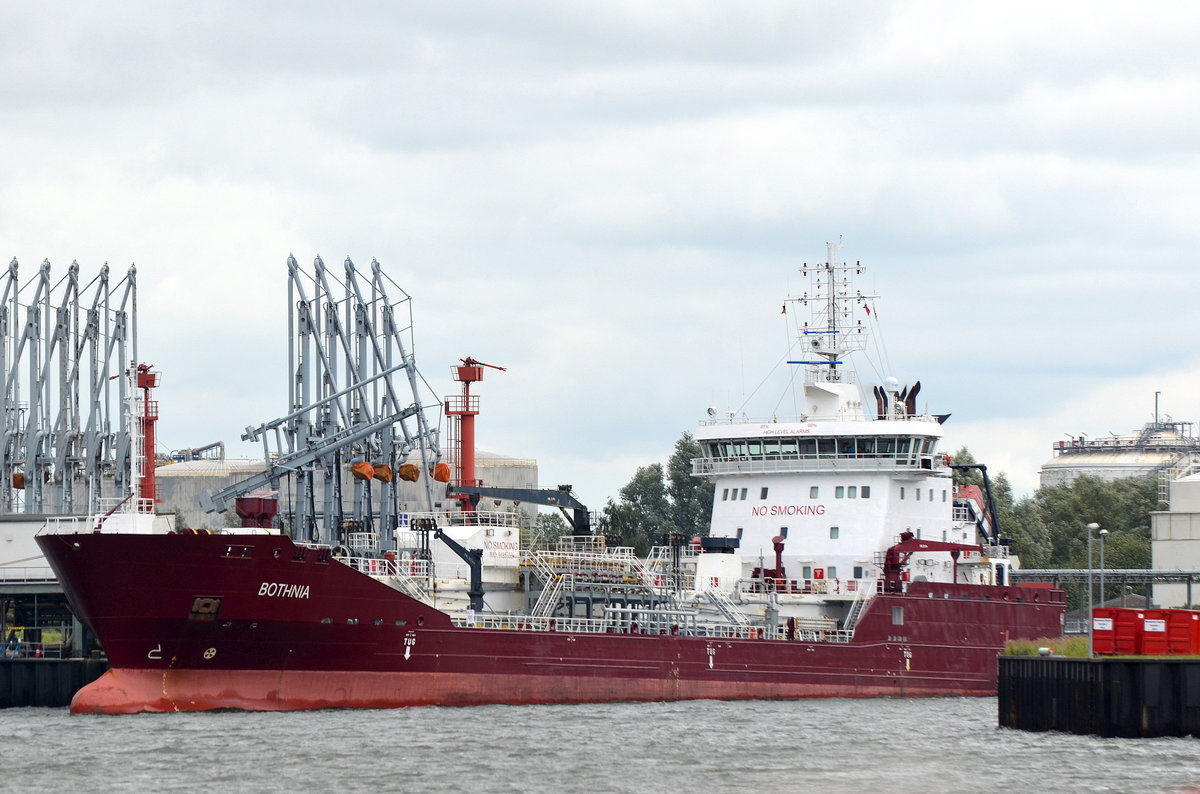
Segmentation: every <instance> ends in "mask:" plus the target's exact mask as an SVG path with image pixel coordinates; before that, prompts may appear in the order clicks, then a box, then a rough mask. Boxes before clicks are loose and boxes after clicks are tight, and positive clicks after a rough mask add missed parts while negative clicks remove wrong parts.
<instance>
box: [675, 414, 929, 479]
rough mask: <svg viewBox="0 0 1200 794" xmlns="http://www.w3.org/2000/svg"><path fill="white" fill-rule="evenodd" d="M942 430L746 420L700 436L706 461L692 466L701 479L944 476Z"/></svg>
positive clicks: (911, 422)
mask: <svg viewBox="0 0 1200 794" xmlns="http://www.w3.org/2000/svg"><path fill="white" fill-rule="evenodd" d="M941 437H942V426H941V424H940V423H939V422H938V420H937V418H936V417H933V416H914V417H909V418H906V419H901V420H882V421H859V422H837V423H830V422H828V421H819V420H813V421H808V420H802V421H793V422H778V421H774V420H765V421H763V420H746V421H743V422H739V423H737V424H731V423H728V422H707V423H705V424H702V425H701V426H700V427H699V428H697V431H696V441H697V442H699V444H700V449H701V452H702V457H699V458H696V459H694V460H693V461H692V474H694V475H696V476H698V477H710V476H719V475H723V474H758V473H785V472H814V471H826V470H838V471H886V472H893V473H901V474H902V473H904V472H919V473H921V474H926V475H927V474H929V473H931V472H933V471H942V470H944V469H945V466H946V459H945V456H944V455H941V454H939V453H938V451H937V447H938V442H939V441H940V440H941Z"/></svg>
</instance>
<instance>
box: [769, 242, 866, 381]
mask: <svg viewBox="0 0 1200 794" xmlns="http://www.w3.org/2000/svg"><path fill="white" fill-rule="evenodd" d="M841 248H842V244H841V241H840V240H839V241H838V242H836V243H826V244H825V249H826V257H825V263H824V264H822V265H816V266H814V267H809V266H808V264H807V263H806V264H805V265H804V266H803V267H802V268H801V269H800V273H801V275H803V276H805V277H807V278H811V280H812V286H811V290H810V292H805V293H804V295H803V296H802V297H799V298H789V299H788V300H789V301H791V302H795V303H799V304H800V305H801V306H808V305H809V303H810V302H812V303H813V304H814V305H813V319H812V321H811V323H810V322H808V321H806V322H805V323H804V324H803V327H802V328H801V330H800V334H801V337H802V340H803V341H802V344H803V348H804V352H805V353H806V354H807V356H806V357H805V358H803V359H799V360H792V361H788V363H789V364H804V365H807V366H809V367H810V368H811V369H810V372H811V373H812V374H813V376H814V377H813V380H815V381H816V382H819V383H841V382H843V380H844V376H843V373H842V372H840V371H839V370H838V367H839V366H840V365H842V364H844V363H845V356H846V354H847V353H850V352H853V351H856V350H862V349H863V348H864V347H866V337H867V334H866V329H865V327H864V324H863V321H862V318H855V317H853V316H852V312H853V310H854V309H855V308H858V307H861V308H862V309H863V310H864V312H865V313H867V314H869V313H870V307H869V306H868V305H867V302H868V301H871V300H874V299H875V298H876V297H878V296H876V295H869V294H864V293H863V292H862V290H859V289H856V288H855V286H854V278H853V277H854V276H856V275H860V274H861V273H862V272H863V267H862V263H861V262H855V263H854V264H853V265H847V264H846V263H845V262H838V261H837V255H838V252H839V251H840V250H841ZM818 356H819V357H820V358H817V357H818Z"/></svg>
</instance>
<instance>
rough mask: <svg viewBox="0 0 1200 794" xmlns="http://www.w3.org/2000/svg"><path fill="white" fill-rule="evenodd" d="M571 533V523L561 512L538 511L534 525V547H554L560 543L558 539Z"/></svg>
mask: <svg viewBox="0 0 1200 794" xmlns="http://www.w3.org/2000/svg"><path fill="white" fill-rule="evenodd" d="M570 534H571V525H570V524H568V523H567V521H566V519H564V518H563V517H562V514H561V513H538V516H537V521H536V523H534V525H533V547H534V548H535V549H553V548H555V547H556V546H557V545H558V539H559V538H562V537H566V536H567V535H570Z"/></svg>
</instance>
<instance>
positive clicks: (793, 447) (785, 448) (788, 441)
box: [779, 438, 798, 455]
mask: <svg viewBox="0 0 1200 794" xmlns="http://www.w3.org/2000/svg"><path fill="white" fill-rule="evenodd" d="M797 449H798V447H797V444H796V439H794V438H785V439H782V440H780V442H779V451H780V452H781V453H782V454H784V455H795V454H796V453H797Z"/></svg>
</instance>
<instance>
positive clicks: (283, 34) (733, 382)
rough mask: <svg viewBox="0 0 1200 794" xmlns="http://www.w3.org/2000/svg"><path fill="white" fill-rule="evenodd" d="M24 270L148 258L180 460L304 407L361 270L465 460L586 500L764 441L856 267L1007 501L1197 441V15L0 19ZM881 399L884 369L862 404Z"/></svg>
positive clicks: (517, 11)
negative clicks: (1122, 457) (823, 287)
mask: <svg viewBox="0 0 1200 794" xmlns="http://www.w3.org/2000/svg"><path fill="white" fill-rule="evenodd" d="M0 20H2V24H0V256H4V257H7V258H9V259H11V258H16V259H17V260H18V262H19V263H20V267H21V270H22V273H28V274H32V273H33V272H35V270H36V268H37V266H38V265H39V264H40V263H41V262H42V260H44V259H46V260H49V261H50V262H51V265H52V268H53V269H54V272H55V273H60V272H64V271H65V269H66V267H67V266H68V265H69V264H70V263H71V261H73V260H74V261H78V262H79V264H80V268H81V272H82V273H83V274H84V276H85V277H90V276H91V275H94V274H95V273H96V272H98V270H99V268H100V267H101V266H102V265H103V264H104V263H105V262H107V263H109V264H110V265H111V266H112V267H113V268H114V271H115V272H117V273H123V272H124V271H125V269H126V268H128V266H129V265H131V264H135V265H136V268H137V279H138V325H139V344H140V350H139V354H140V357H141V358H142V359H143V360H144V361H146V362H147V363H151V364H153V365H154V366H155V367H156V368H157V369H158V370H160V371H161V372H162V387H161V388H160V389H159V390H158V392H157V397H158V400H159V405H160V413H161V419H160V421H159V447H160V450H169V449H177V448H183V447H194V446H200V445H203V444H207V443H210V442H213V441H217V440H223V441H225V442H226V443H227V444H228V445H229V448H230V452H231V454H237V453H238V452H239V450H245V451H247V452H250V451H252V450H253V449H254V448H253V447H251V446H249V445H244V444H241V442H239V440H238V437H239V436H240V434H241V432H242V431H243V429H244V428H245V427H247V426H248V425H257V424H260V423H262V422H265V421H268V420H270V419H273V418H275V417H278V416H282V415H283V414H285V413H286V412H287V411H286V387H287V378H288V375H287V372H286V370H287V354H286V339H287V324H286V308H287V307H286V300H287V298H286V279H287V270H286V260H287V257H288V255H289V254H293V255H295V256H296V258H297V259H298V260H300V261H301V262H302V263H311V261H312V260H313V258H314V257H316V256H318V255H320V256H322V257H323V258H324V259H325V261H326V262H329V263H338V262H341V261H342V259H344V258H345V257H347V256H349V257H350V258H352V259H353V260H354V261H355V262H357V263H358V264H360V265H361V266H364V267H365V266H366V265H368V264H369V263H370V261H371V259H372V258H376V259H378V260H379V261H380V263H381V264H382V265H383V268H384V270H385V271H386V272H387V274H388V275H389V276H390V277H391V278H392V279H394V280H395V281H396V282H397V283H398V284H400V285H401V286H402V287H403V288H404V290H405V291H407V292H408V293H409V294H410V295H411V296H412V298H413V313H414V319H415V347H414V351H413V352H414V353H415V356H416V359H417V363H418V366H419V367H420V369H421V370H422V372H423V374H424V376H425V378H426V379H427V380H428V381H429V382H430V384H431V385H432V386H433V389H434V391H435V392H437V393H438V394H439V395H441V394H452V393H455V392H456V391H457V386H456V384H454V383H453V382H452V380H451V378H450V367H451V365H452V364H453V363H455V362H456V361H457V360H458V359H459V358H462V357H464V356H472V357H474V358H476V359H478V360H480V361H484V362H487V363H491V364H497V365H501V366H504V367H506V368H507V370H506V371H505V372H498V371H494V370H488V372H487V374H486V376H485V380H484V382H483V384H481V386H480V387H479V388H478V389H476V392H477V393H478V394H480V395H481V397H482V411H483V413H482V415H481V417H480V420H479V425H478V441H479V446H480V447H481V448H483V449H486V450H489V451H492V452H497V453H500V454H504V455H510V456H513V457H521V458H534V459H536V460H537V461H538V464H539V468H540V477H541V484H542V485H543V486H554V485H557V484H559V483H571V484H573V485H574V486H575V491H576V494H577V495H578V496H579V497H580V499H581V500H582V501H583V502H584V503H586V504H588V505H589V506H593V507H595V508H599V507H602V506H603V504H604V502H605V500H606V499H608V498H610V497H615V496H616V495H617V492H618V490H619V489H620V487H621V486H622V485H624V484H625V483H626V482H628V481H629V479H630V477H632V475H633V474H634V472H635V471H636V469H637V467H639V466H644V465H647V464H650V463H653V462H656V461H665V460H666V458H667V457H668V456H669V455H670V453H671V451H672V448H673V446H674V444H675V442H676V440H677V439H678V438H679V437H680V435H681V434H682V433H683V432H685V431H689V430H692V429H694V427H695V426H696V424H697V422H698V421H699V420H701V419H702V418H703V417H704V414H705V410H706V409H707V408H708V407H709V406H714V407H717V408H719V409H720V410H722V411H724V410H738V411H745V412H747V413H748V414H750V415H752V416H761V415H767V414H769V413H771V412H772V411H773V410H774V407H775V406H777V405H778V404H779V400H780V393H779V391H778V389H776V385H777V384H778V383H780V382H781V380H780V379H781V378H783V379H786V374H787V373H786V372H785V371H781V370H780V369H779V368H778V367H777V364H778V362H779V361H780V360H781V359H782V358H785V357H786V351H787V345H788V339H787V336H786V331H785V326H784V325H783V324H782V322H781V319H780V314H779V307H780V304H781V302H782V299H783V298H784V297H786V296H787V295H788V294H789V292H793V293H794V292H796V291H797V290H798V289H802V288H803V284H802V282H801V279H800V277H799V274H798V270H799V268H800V266H801V264H802V263H804V262H817V261H822V260H823V259H824V257H825V243H826V242H827V241H831V240H837V239H841V240H842V241H843V243H844V248H843V251H842V253H843V255H844V258H845V259H847V260H850V261H861V262H862V263H863V265H864V266H865V267H866V273H865V274H864V276H863V280H864V281H863V284H864V286H865V287H867V288H869V289H871V290H873V291H875V292H877V293H879V295H880V298H879V299H878V300H877V301H876V307H877V314H878V317H879V324H880V327H881V331H882V335H883V338H884V339H885V340H886V350H887V353H888V356H887V358H888V363H887V366H888V369H889V370H890V371H888V372H886V373H878V374H879V375H892V376H895V377H897V378H898V379H899V380H900V382H902V383H910V382H912V381H915V380H918V379H919V380H920V381H921V382H922V391H921V395H922V400H923V401H924V402H923V404H922V406H921V407H922V408H927V409H928V410H929V411H930V412H932V413H939V414H940V413H949V414H952V417H951V419H950V421H949V422H948V423H947V425H946V434H947V441H946V444H947V446H948V447H949V448H951V449H957V448H959V447H961V446H966V447H968V448H969V449H970V450H971V451H972V453H973V454H974V455H975V457H976V458H977V459H979V460H980V461H982V462H985V463H987V464H988V466H989V470H990V471H993V472H995V471H1003V472H1005V473H1006V474H1007V475H1008V477H1009V479H1010V481H1011V482H1012V483H1013V485H1014V487H1015V489H1016V491H1017V492H1018V494H1027V493H1029V492H1030V491H1032V490H1033V489H1035V488H1036V486H1037V476H1038V468H1039V467H1040V466H1041V465H1042V464H1043V463H1045V462H1046V461H1047V460H1048V459H1049V458H1050V450H1051V445H1052V444H1053V443H1055V442H1056V441H1058V440H1062V439H1065V438H1067V437H1068V436H1072V435H1080V434H1086V435H1088V436H1092V437H1098V436H1103V435H1107V434H1108V433H1127V432H1130V431H1132V430H1135V429H1137V428H1139V427H1140V426H1141V425H1142V424H1143V423H1145V422H1148V421H1151V420H1152V419H1153V418H1154V407H1155V393H1156V392H1159V393H1160V397H1159V403H1160V411H1161V412H1162V414H1163V415H1165V416H1170V417H1171V418H1173V419H1175V420H1177V421H1196V420H1200V397H1198V395H1200V353H1198V352H1197V348H1196V344H1195V340H1196V338H1197V331H1198V330H1200V316H1198V312H1200V310H1198V308H1197V300H1196V296H1197V294H1198V293H1200V289H1198V287H1200V276H1198V275H1197V268H1196V264H1197V258H1198V256H1200V254H1198V251H1200V245H1198V242H1200V224H1198V223H1197V218H1200V101H1198V100H1200V47H1197V44H1196V42H1197V41H1200V4H1195V3H1183V2H1160V3H1154V4H1151V5H1144V6H1140V7H1136V8H1135V7H1134V6H1133V5H1132V4H1129V3H1110V2H1056V3H1044V2H1038V3H1027V2H1008V3H994V2H953V3H951V2H919V1H918V2H894V3H893V2H861V3H845V2H770V1H769V0H766V1H764V2H754V3H734V2H705V1H704V0H695V1H694V2H674V1H672V0H656V2H645V1H644V0H643V1H642V2H622V1H621V0H612V1H611V2H606V3H584V2H569V1H560V2H522V1H520V0H518V1H516V2H461V3H444V2H429V3H424V2H403V3H397V2H345V3H338V4H333V3H323V2H308V3H305V2H287V3H284V2H256V3H242V2H205V3H199V2H186V1H184V2H137V1H131V2H122V3H119V4H93V3H82V2H79V3H55V2H48V3H15V2H8V0H3V1H2V2H0ZM876 375H877V373H875V372H873V371H868V372H864V373H863V374H862V377H863V379H864V380H865V381H867V382H868V383H871V382H875V380H877V377H876Z"/></svg>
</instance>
